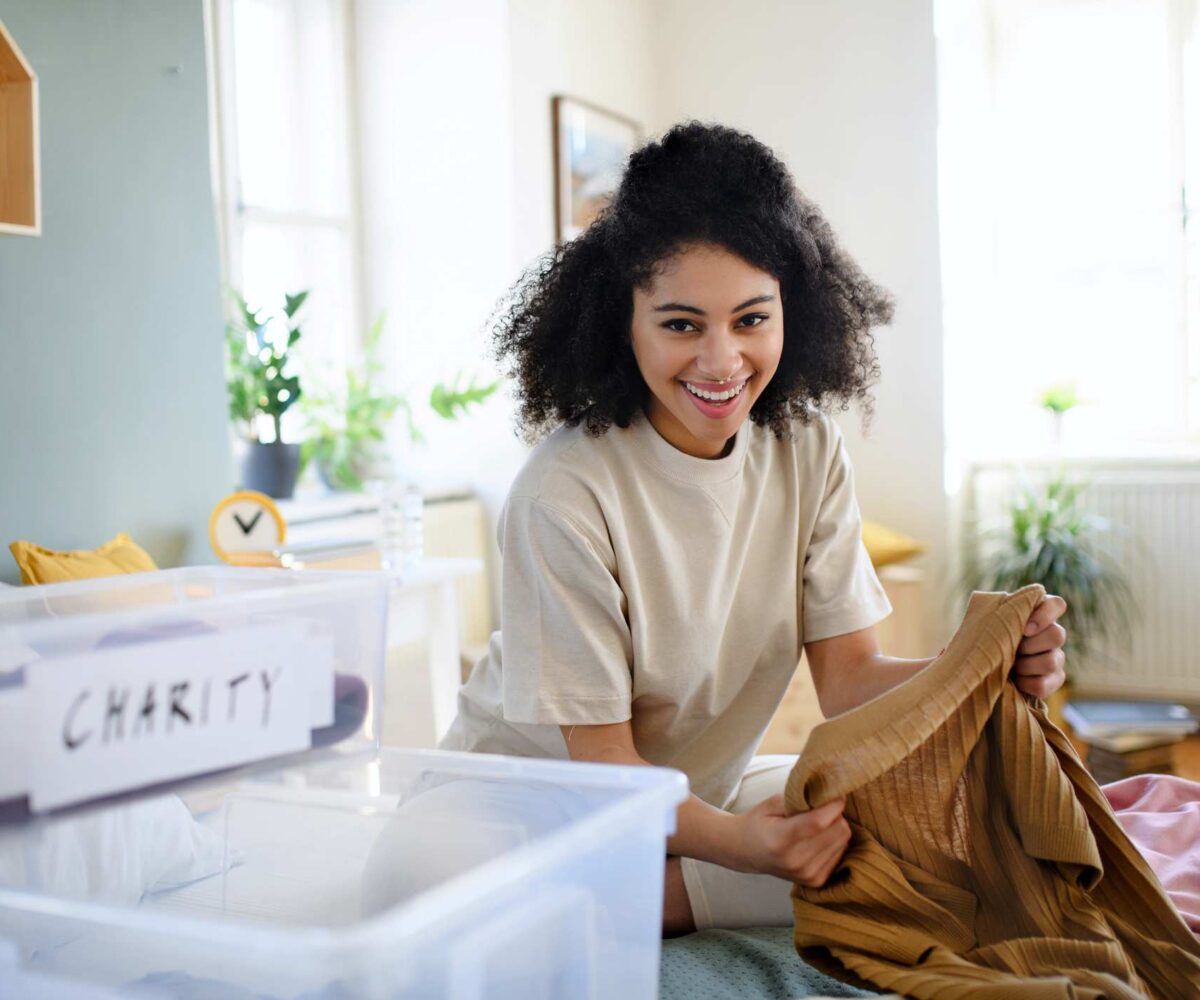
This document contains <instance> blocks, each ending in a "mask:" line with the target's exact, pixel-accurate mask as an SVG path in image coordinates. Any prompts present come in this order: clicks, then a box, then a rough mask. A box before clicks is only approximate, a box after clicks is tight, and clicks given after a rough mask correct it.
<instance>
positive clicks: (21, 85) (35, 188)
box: [0, 21, 42, 236]
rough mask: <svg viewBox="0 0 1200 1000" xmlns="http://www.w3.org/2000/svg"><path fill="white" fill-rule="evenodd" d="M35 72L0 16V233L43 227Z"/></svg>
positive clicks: (24, 233)
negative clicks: (0, 19)
mask: <svg viewBox="0 0 1200 1000" xmlns="http://www.w3.org/2000/svg"><path fill="white" fill-rule="evenodd" d="M39 173H40V166H39V163H38V91H37V75H36V74H35V73H34V72H33V70H32V69H31V68H30V66H29V63H28V62H26V61H25V57H24V56H23V55H22V54H21V50H20V49H19V48H17V43H16V42H14V41H13V39H12V36H11V35H10V34H9V33H8V31H7V29H6V28H5V27H4V22H3V21H0V233H15V234H18V235H22V236H38V235H40V234H41V231H42V204H41V185H40V179H39Z"/></svg>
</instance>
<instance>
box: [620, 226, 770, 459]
mask: <svg viewBox="0 0 1200 1000" xmlns="http://www.w3.org/2000/svg"><path fill="white" fill-rule="evenodd" d="M632 340H633V353H634V357H636V358H637V363H638V368H639V369H640V370H641V373H642V378H644V379H645V380H646V385H647V386H649V388H650V398H649V401H648V402H647V404H646V416H647V417H648V418H649V420H650V423H651V425H653V427H654V429H655V430H656V431H658V433H659V435H660V436H661V437H663V438H664V439H665V440H666V441H668V442H670V443H671V444H672V445H674V446H675V447H676V448H678V449H679V450H680V451H682V452H686V453H687V454H689V455H694V456H696V457H697V458H720V457H721V456H722V455H723V454H725V453H726V450H727V445H728V443H729V441H730V439H731V438H732V437H733V436H734V435H735V434H736V433H737V430H738V428H739V427H741V426H742V423H743V422H744V421H745V420H746V418H747V417H748V416H749V415H750V408H751V407H752V406H753V405H754V401H755V400H756V399H757V398H758V397H759V396H760V395H762V392H763V390H764V389H765V388H766V386H767V383H768V382H770V381H771V377H772V376H773V375H774V374H775V369H776V368H778V367H779V356H780V353H781V352H782V350H783V303H782V301H781V299H780V294H779V282H778V281H777V280H776V279H775V278H774V277H772V276H771V275H770V274H768V273H767V272H766V271H760V270H759V269H758V268H757V267H755V266H754V265H752V264H749V263H747V262H746V261H745V260H743V259H742V258H741V257H738V256H736V255H734V254H732V253H730V252H729V251H728V250H725V249H724V248H722V247H716V246H711V245H708V244H695V245H691V246H688V247H686V248H684V249H683V250H681V251H680V252H679V253H677V254H676V255H674V256H673V257H671V258H670V259H669V260H668V261H666V262H665V263H664V264H663V266H661V267H660V268H659V269H658V271H657V272H656V273H655V275H654V278H653V280H652V281H651V284H650V286H649V287H648V288H635V289H634V290H633V323H632Z"/></svg>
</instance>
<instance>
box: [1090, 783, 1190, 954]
mask: <svg viewBox="0 0 1200 1000" xmlns="http://www.w3.org/2000/svg"><path fill="white" fill-rule="evenodd" d="M1100 790H1101V791H1102V792H1103V793H1104V795H1105V797H1106V798H1107V799H1108V802H1109V805H1111V806H1112V807H1113V811H1114V812H1115V813H1116V814H1117V819H1118V820H1120V823H1121V826H1122V827H1124V829H1125V832H1126V833H1127V834H1129V839H1130V840H1132V841H1133V843H1134V846H1136V847H1137V849H1138V850H1139V851H1140V852H1141V854H1142V857H1144V858H1145V859H1146V861H1147V862H1148V863H1149V865H1150V867H1151V868H1153V869H1154V874H1155V875H1157V876H1158V879H1159V881H1160V882H1162V884H1163V888H1164V889H1166V890H1167V894H1168V895H1169V896H1170V897H1171V900H1172V901H1173V902H1174V903H1175V905H1176V906H1177V907H1179V912H1180V913H1181V914H1183V919H1184V920H1185V921H1186V922H1187V925H1188V926H1189V927H1190V928H1191V929H1192V931H1193V932H1195V933H1196V935H1197V936H1198V937H1200V783H1198V782H1195V781H1187V780H1186V779H1184V778H1175V777H1171V776H1170V775H1165V774H1139V775H1137V776H1135V777H1133V778H1126V779H1125V780H1123V781H1114V782H1113V783H1112V784H1111V785H1103V786H1102V787H1101V789H1100Z"/></svg>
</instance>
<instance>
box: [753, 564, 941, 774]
mask: <svg viewBox="0 0 1200 1000" xmlns="http://www.w3.org/2000/svg"><path fill="white" fill-rule="evenodd" d="M878 576H879V582H880V583H882V584H883V589H884V592H885V593H886V594H887V596H888V600H889V601H891V603H892V613H891V614H890V615H889V616H888V617H887V618H885V619H884V620H883V621H882V622H880V623H879V624H878V625H876V626H875V632H876V634H877V635H878V636H879V646H880V648H881V649H882V650H883V651H884V652H885V653H887V654H888V655H889V656H903V657H906V658H911V659H920V658H922V657H926V656H932V655H933V654H934V653H936V652H937V649H936V648H935V649H928V648H927V647H926V643H925V639H924V629H923V626H922V622H923V621H924V594H925V582H924V576H923V575H922V573H921V571H920V570H916V569H913V568H912V567H910V566H902V565H893V566H884V567H883V568H881V569H880V570H879V571H878ZM823 721H825V716H824V715H822V714H821V706H820V705H819V704H818V703H817V691H816V688H814V687H813V682H812V673H811V672H810V671H809V669H808V660H807V658H806V657H804V656H803V655H801V657H800V663H799V664H798V665H797V667H796V673H795V675H794V676H793V677H792V682H791V684H789V685H788V689H787V691H786V692H785V693H784V696H783V700H782V701H781V702H780V703H779V708H778V709H777V710H776V712H775V717H774V718H773V719H772V720H771V724H770V725H769V726H768V727H767V732H766V734H765V735H764V736H763V739H762V743H760V744H759V747H758V750H757V751H756V752H757V753H760V754H768V753H786V754H798V753H800V751H801V750H803V749H804V744H805V743H806V742H807V741H808V734H809V733H811V732H812V731H813V729H815V728H816V727H817V726H818V725H820V724H821V723H822V722H823Z"/></svg>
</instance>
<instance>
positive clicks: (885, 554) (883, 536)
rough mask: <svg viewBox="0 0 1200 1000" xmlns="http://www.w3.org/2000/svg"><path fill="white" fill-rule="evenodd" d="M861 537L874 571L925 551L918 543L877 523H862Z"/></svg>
mask: <svg viewBox="0 0 1200 1000" xmlns="http://www.w3.org/2000/svg"><path fill="white" fill-rule="evenodd" d="M862 536H863V544H864V545H865V546H866V547H867V555H869V556H870V557H871V565H873V566H874V567H875V568H876V569H879V567H880V566H886V565H887V564H888V563H894V562H900V560H901V559H908V558H910V557H911V556H915V555H917V554H918V553H921V552H924V551H925V546H924V545H922V544H921V543H920V542H917V541H914V540H913V539H911V538H909V537H908V536H907V535H902V534H900V532H898V531H893V530H892V529H891V528H886V527H884V526H883V525H882V524H879V523H878V522H877V521H863V526H862Z"/></svg>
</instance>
